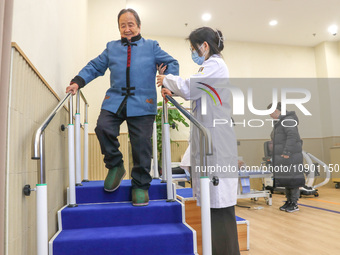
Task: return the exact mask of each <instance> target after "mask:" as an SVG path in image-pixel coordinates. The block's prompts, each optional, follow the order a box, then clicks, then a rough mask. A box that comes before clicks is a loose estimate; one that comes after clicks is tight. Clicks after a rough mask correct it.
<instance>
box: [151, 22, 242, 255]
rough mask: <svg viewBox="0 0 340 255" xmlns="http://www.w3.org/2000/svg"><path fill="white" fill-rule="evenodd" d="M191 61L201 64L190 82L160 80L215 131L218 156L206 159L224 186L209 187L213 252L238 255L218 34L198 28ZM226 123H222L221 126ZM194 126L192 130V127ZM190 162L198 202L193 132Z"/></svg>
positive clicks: (233, 145)
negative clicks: (190, 101) (188, 102)
mask: <svg viewBox="0 0 340 255" xmlns="http://www.w3.org/2000/svg"><path fill="white" fill-rule="evenodd" d="M188 40H189V42H190V46H191V53H192V59H193V61H194V62H195V63H197V64H198V65H200V66H201V67H200V68H199V70H198V72H197V73H196V74H194V75H192V76H191V77H190V78H189V79H182V78H181V77H179V76H174V75H171V74H170V75H166V76H165V75H158V76H157V85H158V86H163V89H162V95H163V97H164V96H165V95H172V94H175V95H178V96H181V97H183V98H184V99H186V100H192V109H193V114H194V116H195V117H196V118H197V119H198V121H200V122H201V123H202V124H203V125H204V126H205V127H206V128H208V129H209V130H210V133H211V137H212V141H213V155H211V156H208V157H207V166H208V167H207V169H209V170H210V171H208V175H209V176H210V177H212V176H218V177H219V185H218V186H214V185H213V184H212V183H211V184H210V194H211V198H210V207H211V226H212V249H213V254H214V255H228V254H230V255H238V254H240V252H239V246H238V238H237V225H236V219H235V207H234V206H235V205H236V200H237V184H238V179H237V166H238V165H237V164H238V163H237V142H236V136H235V133H234V130H233V125H232V121H231V116H230V112H231V107H230V103H229V101H230V91H229V90H228V88H227V86H228V77H229V72H228V68H227V66H226V64H225V62H224V61H223V59H222V57H221V54H220V52H221V51H222V50H223V48H224V44H223V36H222V33H221V32H220V31H219V30H213V29H211V28H209V27H202V28H198V29H196V30H195V31H193V32H192V33H191V34H190V35H189V38H188ZM222 123H223V124H222ZM192 126H193V125H192ZM191 131H192V132H191V146H192V147H191V158H192V160H191V162H192V165H193V166H192V168H191V169H192V177H193V191H194V194H195V196H196V197H197V200H198V203H199V201H200V199H199V176H200V174H201V173H200V170H202V169H200V167H199V165H200V160H199V159H200V155H199V131H198V129H197V128H195V127H193V128H192V130H191Z"/></svg>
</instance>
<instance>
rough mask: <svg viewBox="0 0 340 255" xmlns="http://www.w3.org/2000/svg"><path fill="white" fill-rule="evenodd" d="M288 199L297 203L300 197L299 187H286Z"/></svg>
mask: <svg viewBox="0 0 340 255" xmlns="http://www.w3.org/2000/svg"><path fill="white" fill-rule="evenodd" d="M285 191H286V198H287V201H290V202H293V203H297V201H298V200H299V197H300V189H299V188H287V187H286V188H285Z"/></svg>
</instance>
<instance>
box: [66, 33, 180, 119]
mask: <svg viewBox="0 0 340 255" xmlns="http://www.w3.org/2000/svg"><path fill="white" fill-rule="evenodd" d="M162 63H164V65H167V69H166V71H165V73H164V74H173V75H178V73H179V65H178V62H177V60H175V59H174V58H173V57H171V56H170V55H169V54H168V53H166V52H165V51H163V50H162V49H161V48H160V47H159V45H158V42H157V41H153V40H146V39H144V38H142V37H141V35H138V36H135V37H133V38H131V41H128V40H127V39H126V38H122V39H121V40H117V41H111V42H109V43H107V45H106V49H105V50H104V51H103V52H102V53H101V54H100V55H99V56H98V57H96V58H95V59H93V60H91V61H90V62H89V63H88V64H87V65H86V66H85V67H84V68H83V69H82V70H81V71H80V72H79V74H78V75H77V76H76V77H75V78H74V79H73V80H72V82H75V83H77V84H78V85H79V87H80V88H82V87H84V86H85V85H86V84H88V83H89V82H91V81H92V80H93V79H95V78H96V77H98V76H102V75H104V74H105V72H106V70H107V69H108V68H109V69H110V72H111V74H110V82H111V86H110V88H109V89H108V90H107V92H106V95H105V98H104V101H103V104H102V109H104V110H107V111H110V112H113V113H119V112H120V110H121V109H122V108H123V107H124V106H125V105H126V114H127V117H135V116H144V115H156V114H157V94H156V86H155V76H156V72H157V68H156V65H160V64H162Z"/></svg>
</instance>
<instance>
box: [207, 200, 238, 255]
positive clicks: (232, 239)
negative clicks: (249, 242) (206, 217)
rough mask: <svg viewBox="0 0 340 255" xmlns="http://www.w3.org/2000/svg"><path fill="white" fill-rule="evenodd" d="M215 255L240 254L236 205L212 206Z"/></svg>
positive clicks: (212, 235)
mask: <svg viewBox="0 0 340 255" xmlns="http://www.w3.org/2000/svg"><path fill="white" fill-rule="evenodd" d="M210 211H211V239H212V254H213V255H239V254H240V249H239V245H238V236H237V224H236V216H235V207H234V206H230V207H225V208H217V209H215V208H211V209H210Z"/></svg>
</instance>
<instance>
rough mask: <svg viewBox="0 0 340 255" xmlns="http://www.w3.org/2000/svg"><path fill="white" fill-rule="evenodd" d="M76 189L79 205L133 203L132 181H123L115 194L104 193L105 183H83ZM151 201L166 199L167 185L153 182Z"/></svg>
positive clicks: (150, 192) (150, 193)
mask: <svg viewBox="0 0 340 255" xmlns="http://www.w3.org/2000/svg"><path fill="white" fill-rule="evenodd" d="M82 184H83V186H77V187H76V200H77V204H85V203H107V202H124V201H131V180H123V181H122V183H121V185H120V187H119V188H118V189H117V190H115V191H114V192H112V193H110V192H106V191H104V188H103V187H104V181H90V182H83V183H82ZM149 197H150V200H159V199H166V198H167V196H166V183H161V180H158V179H156V180H152V182H151V186H150V189H149Z"/></svg>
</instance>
